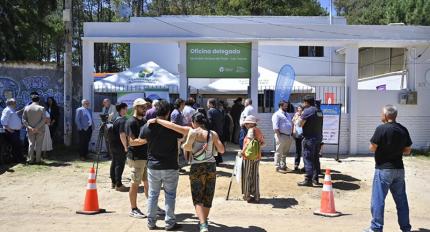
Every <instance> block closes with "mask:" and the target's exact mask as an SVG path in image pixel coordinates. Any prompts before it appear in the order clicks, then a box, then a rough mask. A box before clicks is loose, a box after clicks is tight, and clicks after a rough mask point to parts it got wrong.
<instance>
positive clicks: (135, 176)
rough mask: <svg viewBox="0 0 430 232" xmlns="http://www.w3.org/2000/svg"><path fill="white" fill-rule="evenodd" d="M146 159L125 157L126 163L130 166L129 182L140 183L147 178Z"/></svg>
mask: <svg viewBox="0 0 430 232" xmlns="http://www.w3.org/2000/svg"><path fill="white" fill-rule="evenodd" d="M147 162H148V161H147V160H132V159H127V164H128V166H129V167H130V168H131V176H130V178H131V183H132V184H140V183H141V182H142V181H147V180H148V171H147V166H146V165H147Z"/></svg>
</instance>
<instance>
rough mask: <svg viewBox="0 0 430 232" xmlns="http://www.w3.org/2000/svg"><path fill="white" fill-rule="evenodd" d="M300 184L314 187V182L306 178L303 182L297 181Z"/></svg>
mask: <svg viewBox="0 0 430 232" xmlns="http://www.w3.org/2000/svg"><path fill="white" fill-rule="evenodd" d="M297 185H298V186H307V187H312V182H311V181H308V180H304V181H302V182H299V183H297Z"/></svg>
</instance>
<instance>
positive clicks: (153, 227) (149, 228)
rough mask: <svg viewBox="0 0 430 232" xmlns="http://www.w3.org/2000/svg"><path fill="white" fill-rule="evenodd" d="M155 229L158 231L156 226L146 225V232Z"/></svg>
mask: <svg viewBox="0 0 430 232" xmlns="http://www.w3.org/2000/svg"><path fill="white" fill-rule="evenodd" d="M156 229H158V228H157V225H149V224H148V230H156Z"/></svg>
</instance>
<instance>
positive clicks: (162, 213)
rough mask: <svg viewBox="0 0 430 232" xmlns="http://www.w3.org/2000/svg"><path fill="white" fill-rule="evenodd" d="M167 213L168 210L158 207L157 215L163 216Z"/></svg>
mask: <svg viewBox="0 0 430 232" xmlns="http://www.w3.org/2000/svg"><path fill="white" fill-rule="evenodd" d="M165 215H166V211H164V209H162V208H160V207H158V209H157V216H160V217H163V216H165Z"/></svg>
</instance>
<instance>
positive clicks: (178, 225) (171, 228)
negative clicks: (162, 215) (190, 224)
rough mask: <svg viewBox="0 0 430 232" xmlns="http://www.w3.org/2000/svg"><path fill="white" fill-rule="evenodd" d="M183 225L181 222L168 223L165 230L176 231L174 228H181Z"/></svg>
mask: <svg viewBox="0 0 430 232" xmlns="http://www.w3.org/2000/svg"><path fill="white" fill-rule="evenodd" d="M181 227H182V226H181V225H180V224H178V223H175V224H173V225H166V228H165V230H166V231H174V230H177V229H180V228H181Z"/></svg>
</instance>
